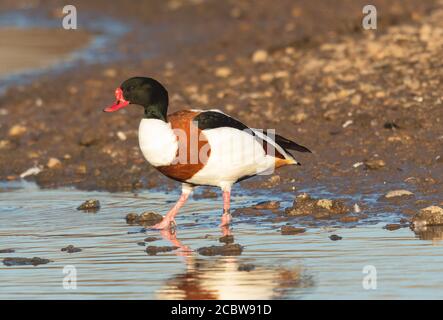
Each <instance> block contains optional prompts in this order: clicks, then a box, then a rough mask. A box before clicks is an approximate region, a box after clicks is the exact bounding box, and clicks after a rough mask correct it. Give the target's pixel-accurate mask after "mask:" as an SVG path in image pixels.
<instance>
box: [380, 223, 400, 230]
mask: <svg viewBox="0 0 443 320" xmlns="http://www.w3.org/2000/svg"><path fill="white" fill-rule="evenodd" d="M401 227H402V226H401V224H398V223H388V224H387V225H385V226H384V227H383V229H386V230H389V231H394V230H398V229H400V228H401Z"/></svg>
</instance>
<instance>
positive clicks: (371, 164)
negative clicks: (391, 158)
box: [363, 159, 386, 170]
mask: <svg viewBox="0 0 443 320" xmlns="http://www.w3.org/2000/svg"><path fill="white" fill-rule="evenodd" d="M363 163H364V165H365V167H366V168H367V169H370V170H378V169H382V168H383V167H385V166H386V162H385V161H384V160H382V159H371V160H366V161H364V162H363Z"/></svg>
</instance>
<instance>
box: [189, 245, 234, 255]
mask: <svg viewBox="0 0 443 320" xmlns="http://www.w3.org/2000/svg"><path fill="white" fill-rule="evenodd" d="M197 251H198V253H199V254H201V255H202V256H239V255H241V253H242V252H243V247H242V246H241V245H239V244H233V243H231V244H226V245H224V246H211V247H202V248H200V249H198V250H197Z"/></svg>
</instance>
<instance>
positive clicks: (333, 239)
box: [329, 234, 343, 241]
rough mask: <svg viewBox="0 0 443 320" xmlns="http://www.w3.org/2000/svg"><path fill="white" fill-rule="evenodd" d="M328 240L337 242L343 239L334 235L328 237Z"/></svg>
mask: <svg viewBox="0 0 443 320" xmlns="http://www.w3.org/2000/svg"><path fill="white" fill-rule="evenodd" d="M329 239H331V240H332V241H338V240H341V239H343V237H340V236H339V235H336V234H332V235H330V236H329Z"/></svg>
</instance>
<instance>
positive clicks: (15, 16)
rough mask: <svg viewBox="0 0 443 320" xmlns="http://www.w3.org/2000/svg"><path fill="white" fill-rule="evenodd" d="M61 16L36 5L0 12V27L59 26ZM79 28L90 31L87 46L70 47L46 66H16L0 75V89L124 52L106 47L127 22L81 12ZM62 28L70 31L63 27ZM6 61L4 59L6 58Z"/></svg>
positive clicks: (125, 27) (101, 60) (100, 61)
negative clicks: (33, 7)
mask: <svg viewBox="0 0 443 320" xmlns="http://www.w3.org/2000/svg"><path fill="white" fill-rule="evenodd" d="M61 21H62V20H61V18H55V17H52V18H51V17H49V16H48V15H47V13H46V12H45V11H43V10H40V9H21V10H10V11H5V12H0V27H14V28H19V29H24V30H26V29H33V28H45V29H46V28H49V29H61V28H62V26H61V25H62V22H61ZM78 26H79V28H80V29H81V30H82V31H84V32H88V33H90V34H91V35H92V36H93V38H92V40H91V41H90V42H89V44H88V45H87V46H85V47H84V48H82V49H80V50H76V51H73V52H72V53H71V54H69V55H68V56H66V57H62V56H61V57H60V59H58V60H57V61H54V62H53V63H52V64H51V65H50V66H45V67H41V68H39V67H36V68H31V69H28V70H20V71H19V72H12V73H11V74H6V75H2V76H1V77H0V79H1V83H0V93H3V92H4V91H5V90H6V89H7V88H8V87H10V86H14V85H20V84H21V85H23V84H27V83H29V82H31V81H33V80H34V79H36V78H37V77H39V76H42V75H44V74H46V73H47V72H52V73H54V74H56V73H61V72H64V71H67V70H68V69H70V68H73V67H75V66H79V65H82V66H84V65H90V64H94V63H105V62H110V61H114V60H118V59H122V58H123V57H124V54H123V53H122V52H120V51H119V50H106V49H107V48H109V47H115V46H116V44H117V41H118V39H120V38H121V37H122V36H123V35H124V34H125V33H127V32H128V31H129V29H130V28H129V26H128V25H126V24H124V23H122V22H120V21H117V20H115V19H111V18H109V17H105V16H101V15H97V14H92V13H87V12H85V13H83V14H81V15H80V16H79V20H78ZM66 32H72V30H67V31H66ZM6 63H7V62H6Z"/></svg>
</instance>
